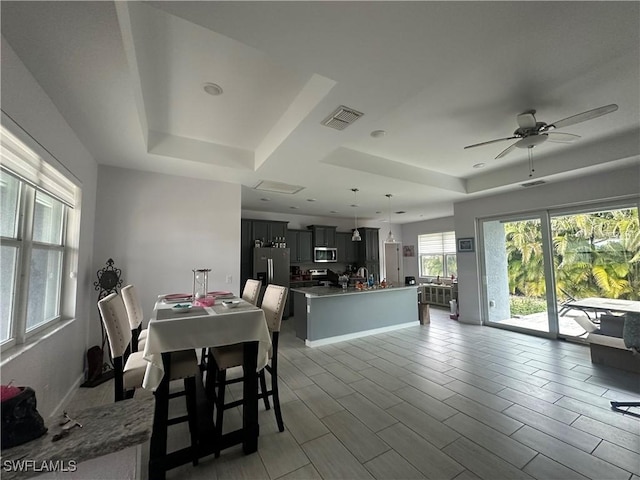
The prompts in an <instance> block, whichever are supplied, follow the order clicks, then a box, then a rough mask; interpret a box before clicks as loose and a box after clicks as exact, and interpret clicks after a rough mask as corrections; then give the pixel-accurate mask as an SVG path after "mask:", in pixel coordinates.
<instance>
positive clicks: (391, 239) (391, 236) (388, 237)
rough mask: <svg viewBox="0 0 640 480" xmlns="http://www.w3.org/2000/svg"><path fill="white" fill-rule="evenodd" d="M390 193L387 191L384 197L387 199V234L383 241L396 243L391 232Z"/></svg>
mask: <svg viewBox="0 0 640 480" xmlns="http://www.w3.org/2000/svg"><path fill="white" fill-rule="evenodd" d="M392 196H393V195H391V194H390V193H387V194H386V195H385V197H387V198H388V199H389V234H388V235H387V239H386V240H385V241H384V242H385V243H396V239H395V238H394V237H393V232H392V231H391V197H392Z"/></svg>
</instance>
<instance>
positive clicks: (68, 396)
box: [49, 372, 84, 419]
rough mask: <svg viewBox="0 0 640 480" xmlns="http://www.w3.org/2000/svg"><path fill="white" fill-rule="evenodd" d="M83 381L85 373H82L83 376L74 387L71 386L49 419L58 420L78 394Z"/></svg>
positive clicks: (74, 383)
mask: <svg viewBox="0 0 640 480" xmlns="http://www.w3.org/2000/svg"><path fill="white" fill-rule="evenodd" d="M83 380H84V372H83V373H82V375H80V376H79V377H78V379H77V380H76V381H75V382H73V385H72V386H71V388H70V389H69V391H68V392H67V393H66V395H65V396H64V397H62V400H60V402H59V403H58V405H56V408H54V409H53V412H51V415H49V419H53V418H58V416H59V415H60V414H61V413H62V411H63V410H64V407H65V406H66V405H67V404H68V403H69V401H70V400H71V397H72V396H73V395H74V394H75V393H76V390H77V389H78V388H80V384H81V383H82V381H83Z"/></svg>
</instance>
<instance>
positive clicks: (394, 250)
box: [384, 242, 404, 286]
mask: <svg viewBox="0 0 640 480" xmlns="http://www.w3.org/2000/svg"><path fill="white" fill-rule="evenodd" d="M384 274H385V278H386V280H387V283H390V284H391V285H395V286H402V285H404V278H403V276H402V244H401V243H398V242H396V243H385V244H384Z"/></svg>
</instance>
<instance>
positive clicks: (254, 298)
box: [242, 278, 262, 306]
mask: <svg viewBox="0 0 640 480" xmlns="http://www.w3.org/2000/svg"><path fill="white" fill-rule="evenodd" d="M261 287H262V281H261V280H253V279H251V278H250V279H248V280H247V282H246V283H245V284H244V289H243V290H242V299H243V300H246V301H247V302H249V303H250V304H252V305H255V306H258V297H259V296H260V288H261Z"/></svg>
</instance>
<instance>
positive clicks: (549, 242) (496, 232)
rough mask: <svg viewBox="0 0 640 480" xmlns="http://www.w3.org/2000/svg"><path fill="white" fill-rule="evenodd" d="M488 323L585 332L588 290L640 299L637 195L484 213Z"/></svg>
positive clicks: (550, 332) (591, 323)
mask: <svg viewBox="0 0 640 480" xmlns="http://www.w3.org/2000/svg"><path fill="white" fill-rule="evenodd" d="M479 227H480V233H481V235H480V240H481V257H480V258H481V260H482V265H481V268H482V272H483V282H482V298H483V319H484V323H485V324H487V325H491V326H499V327H504V328H509V329H514V330H520V331H528V332H531V333H535V334H537V335H542V336H548V337H556V336H561V337H573V338H585V337H586V334H587V333H588V332H589V331H591V330H593V329H595V328H597V323H598V319H597V317H596V315H595V314H594V313H593V312H584V311H582V310H577V309H572V308H571V307H570V303H571V302H572V301H574V300H579V299H583V298H587V297H596V298H619V299H627V300H639V299H640V227H639V224H638V202H637V200H631V201H629V202H628V203H627V204H626V205H624V204H618V205H602V206H600V207H599V208H596V207H590V208H582V209H578V208H573V209H566V210H557V211H543V212H537V213H530V214H527V215H524V214H523V215H517V216H508V217H507V216H505V217H500V218H490V219H484V220H481V221H480V224H479Z"/></svg>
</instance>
